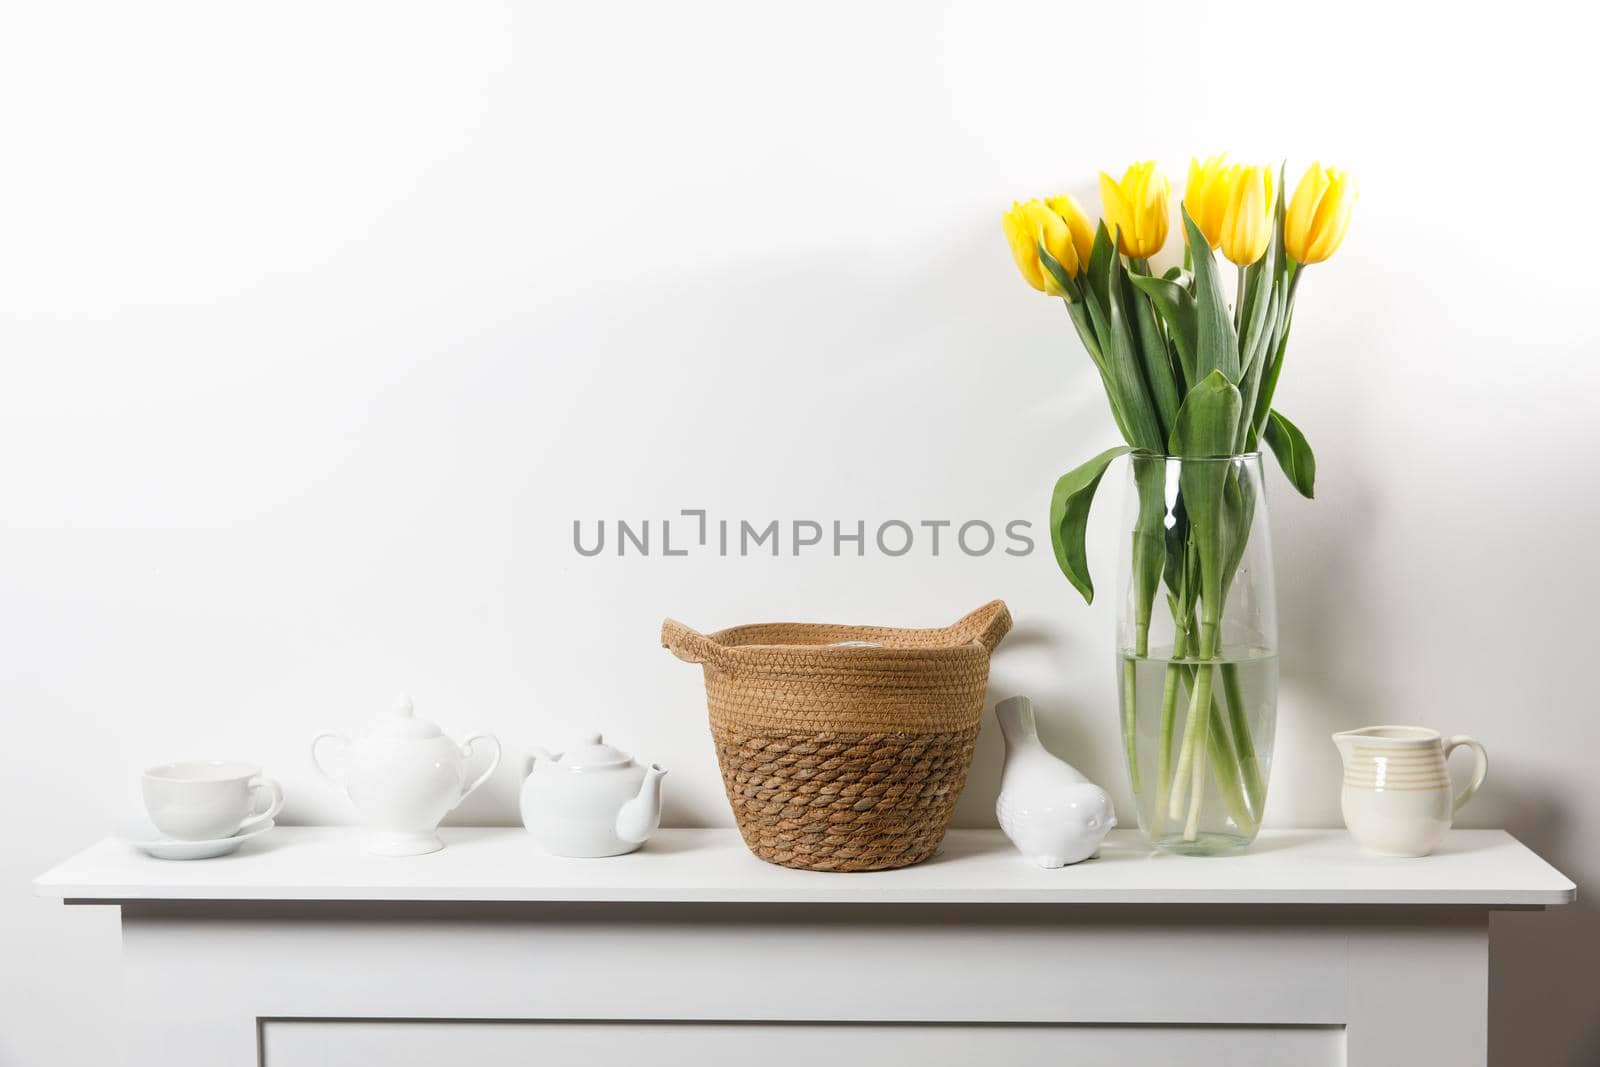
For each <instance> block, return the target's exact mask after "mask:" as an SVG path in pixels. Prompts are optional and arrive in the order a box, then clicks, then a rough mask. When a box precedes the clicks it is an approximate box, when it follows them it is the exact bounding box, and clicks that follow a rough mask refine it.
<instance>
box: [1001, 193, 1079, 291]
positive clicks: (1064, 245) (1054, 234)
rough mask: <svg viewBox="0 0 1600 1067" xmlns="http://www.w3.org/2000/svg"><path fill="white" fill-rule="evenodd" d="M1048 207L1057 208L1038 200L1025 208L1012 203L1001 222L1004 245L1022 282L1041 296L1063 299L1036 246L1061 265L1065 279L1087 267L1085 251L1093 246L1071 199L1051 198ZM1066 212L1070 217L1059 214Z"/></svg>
mask: <svg viewBox="0 0 1600 1067" xmlns="http://www.w3.org/2000/svg"><path fill="white" fill-rule="evenodd" d="M1050 203H1051V205H1060V206H1059V208H1055V209H1052V207H1049V206H1046V205H1045V204H1043V203H1041V202H1039V201H1038V200H1029V201H1028V202H1027V203H1025V204H1015V203H1014V204H1012V205H1011V210H1010V211H1007V212H1006V213H1005V216H1004V218H1003V219H1002V222H1003V223H1004V225H1005V231H1006V241H1007V242H1009V243H1010V245H1011V258H1013V259H1015V260H1016V261H1017V269H1018V270H1020V271H1021V272H1022V278H1023V280H1024V281H1026V282H1027V283H1028V284H1029V285H1031V286H1033V287H1034V288H1035V289H1037V290H1039V291H1040V292H1041V293H1049V294H1050V295H1051V296H1066V295H1067V293H1066V291H1065V290H1064V289H1062V287H1061V284H1060V283H1059V282H1058V281H1057V280H1056V277H1055V275H1053V274H1051V273H1050V271H1049V270H1047V269H1046V268H1045V265H1044V262H1043V261H1042V260H1041V259H1040V257H1039V246H1040V245H1043V246H1044V250H1045V251H1046V252H1048V253H1050V255H1051V256H1052V257H1054V258H1055V261H1056V262H1057V263H1059V264H1061V269H1062V270H1064V271H1066V272H1067V275H1068V276H1069V277H1075V276H1077V275H1078V274H1081V273H1082V272H1083V268H1084V267H1086V266H1087V265H1088V262H1089V254H1088V248H1089V247H1090V245H1092V244H1093V241H1094V235H1093V233H1092V232H1090V231H1089V222H1088V220H1087V219H1086V218H1084V217H1083V211H1082V210H1081V209H1079V208H1078V205H1077V203H1076V202H1075V201H1073V199H1072V198H1071V197H1069V196H1059V197H1052V198H1051V200H1050ZM1066 210H1070V211H1071V213H1072V214H1071V216H1070V217H1069V216H1064V215H1063V214H1062V213H1061V212H1062V211H1066ZM1080 232H1081V233H1083V234H1087V235H1088V236H1087V241H1088V243H1087V244H1086V243H1084V241H1083V240H1082V239H1080V237H1079V233H1080ZM1079 247H1082V248H1083V249H1084V252H1083V255H1082V256H1080V255H1079V254H1078V249H1079Z"/></svg>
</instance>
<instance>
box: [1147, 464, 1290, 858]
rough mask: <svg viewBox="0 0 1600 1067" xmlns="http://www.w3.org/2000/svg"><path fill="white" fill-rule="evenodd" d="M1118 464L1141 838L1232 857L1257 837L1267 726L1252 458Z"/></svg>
mask: <svg viewBox="0 0 1600 1067" xmlns="http://www.w3.org/2000/svg"><path fill="white" fill-rule="evenodd" d="M1129 459H1130V462H1129V464H1128V485H1127V491H1126V493H1125V496H1124V500H1125V505H1124V518H1125V523H1124V526H1123V529H1124V530H1126V531H1128V536H1127V537H1125V538H1124V539H1123V546H1122V561H1121V572H1120V575H1119V589H1120V591H1121V601H1120V608H1119V611H1118V619H1117V683H1118V699H1119V715H1120V728H1121V737H1122V742H1123V748H1124V752H1125V756H1126V763H1127V767H1128V780H1129V784H1130V785H1131V786H1132V788H1133V796H1134V800H1135V806H1136V808H1137V810H1138V816H1139V829H1140V832H1141V833H1143V835H1144V837H1145V840H1146V841H1147V842H1149V843H1150V844H1151V845H1153V846H1155V847H1156V848H1159V849H1162V850H1165V851H1168V852H1178V853H1183V854H1186V855H1212V854H1216V853H1222V852H1230V851H1235V850H1238V849H1242V848H1245V847H1247V846H1248V845H1249V844H1250V842H1252V841H1254V840H1255V836H1256V832H1257V831H1258V829H1259V828H1260V826H1261V814H1262V811H1263V809H1264V808H1265V806H1266V802H1267V777H1268V771H1269V770H1270V769H1271V766H1272V739H1273V732H1274V729H1275V727H1276V725H1277V714H1278V618H1277V603H1276V600H1275V598H1274V593H1273V582H1272V539H1271V534H1270V532H1269V530H1268V524H1267V498H1266V492H1265V483H1264V481H1263V479H1262V472H1261V454H1260V453H1251V454H1249V455H1239V456H1228V457H1222V458H1216V459H1184V458H1180V457H1177V456H1161V455H1150V454H1142V453H1134V454H1133V455H1132V456H1130V457H1129Z"/></svg>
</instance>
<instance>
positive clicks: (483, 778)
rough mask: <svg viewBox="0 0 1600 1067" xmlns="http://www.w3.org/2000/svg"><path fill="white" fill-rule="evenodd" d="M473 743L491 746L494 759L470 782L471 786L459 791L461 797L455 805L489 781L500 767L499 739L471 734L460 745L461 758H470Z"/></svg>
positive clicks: (488, 735)
mask: <svg viewBox="0 0 1600 1067" xmlns="http://www.w3.org/2000/svg"><path fill="white" fill-rule="evenodd" d="M475 741H487V742H489V743H490V744H491V745H493V746H494V758H493V759H491V760H490V761H489V766H488V767H487V768H486V769H485V770H484V772H483V773H482V774H480V775H478V777H476V778H474V779H473V780H472V784H471V785H469V786H467V787H466V788H465V789H463V790H461V796H460V797H458V798H457V799H456V803H457V804H459V803H461V801H463V800H465V799H467V797H468V796H470V795H471V794H472V791H473V790H474V789H476V788H478V787H479V786H480V785H482V784H483V783H484V782H487V781H488V780H489V776H490V775H491V774H493V773H494V772H495V769H496V768H498V767H499V766H500V739H499V738H497V737H495V736H494V735H493V734H473V735H472V736H471V737H469V738H467V739H466V740H465V741H463V742H462V743H461V758H462V759H468V758H470V757H471V756H472V745H473V742H475Z"/></svg>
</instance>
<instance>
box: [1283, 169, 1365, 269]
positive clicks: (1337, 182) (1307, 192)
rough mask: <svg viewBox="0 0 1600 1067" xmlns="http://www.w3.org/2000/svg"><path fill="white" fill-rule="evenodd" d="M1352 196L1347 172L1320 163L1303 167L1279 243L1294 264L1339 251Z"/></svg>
mask: <svg viewBox="0 0 1600 1067" xmlns="http://www.w3.org/2000/svg"><path fill="white" fill-rule="evenodd" d="M1356 196H1357V193H1356V180H1355V178H1354V177H1352V176H1351V175H1350V173H1349V172H1348V171H1343V170H1338V169H1336V168H1334V167H1327V168H1324V167H1323V166H1322V164H1320V163H1313V164H1311V166H1309V167H1307V168H1306V173H1305V176H1304V177H1302V178H1301V179H1300V184H1299V185H1298V186H1297V187H1296V188H1295V191H1294V199H1293V200H1291V201H1290V202H1289V209H1288V211H1287V212H1285V213H1284V217H1283V243H1284V246H1285V247H1286V248H1287V249H1288V250H1289V255H1290V256H1291V257H1292V258H1293V259H1294V261H1295V262H1296V263H1301V264H1306V263H1321V262H1322V261H1323V260H1325V259H1327V258H1328V257H1329V256H1331V255H1333V254H1334V253H1335V252H1337V251H1338V250H1339V245H1340V244H1341V243H1343V241H1344V234H1345V231H1346V230H1348V229H1349V228H1350V215H1351V213H1352V212H1353V211H1354V209H1355V206H1356Z"/></svg>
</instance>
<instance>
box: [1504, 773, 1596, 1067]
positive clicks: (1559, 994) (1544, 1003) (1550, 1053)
mask: <svg viewBox="0 0 1600 1067" xmlns="http://www.w3.org/2000/svg"><path fill="white" fill-rule="evenodd" d="M1494 790H1495V797H1496V799H1497V801H1498V803H1499V806H1500V808H1501V810H1502V811H1503V812H1504V813H1505V814H1504V816H1503V822H1504V823H1505V825H1506V827H1507V828H1508V829H1510V830H1511V831H1512V832H1513V833H1515V834H1516V835H1517V837H1518V838H1519V839H1520V840H1521V841H1522V842H1523V843H1524V844H1526V845H1527V846H1528V847H1529V848H1532V849H1533V850H1534V851H1535V852H1538V853H1539V854H1540V855H1541V856H1545V857H1547V858H1550V859H1552V860H1553V861H1554V862H1556V863H1557V864H1558V865H1559V866H1560V867H1561V868H1562V870H1563V871H1564V873H1565V874H1566V875H1567V876H1568V877H1569V878H1571V879H1572V880H1573V881H1574V882H1576V883H1577V885H1578V901H1577V903H1575V904H1569V905H1567V906H1565V907H1561V908H1553V909H1550V910H1549V911H1543V912H1511V911H1507V912H1498V913H1496V914H1495V915H1494V917H1493V919H1492V920H1491V931H1492V944H1493V950H1492V956H1491V958H1490V961H1489V1003H1490V1005H1491V1008H1490V1018H1489V1062H1490V1063H1491V1064H1534V1063H1540V1064H1543V1063H1549V1064H1573V1065H1578V1064H1585V1065H1587V1064H1596V1063H1600V1014H1597V1012H1596V1010H1595V996H1596V989H1595V979H1594V966H1595V960H1596V959H1597V958H1600V908H1596V907H1595V905H1594V902H1593V901H1592V900H1591V899H1586V898H1585V897H1584V887H1585V886H1586V885H1594V884H1595V881H1596V879H1600V870H1594V869H1593V868H1594V853H1593V850H1592V849H1590V848H1586V847H1585V846H1587V845H1591V844H1592V842H1587V841H1582V840H1579V839H1578V837H1577V836H1576V835H1575V833H1574V832H1573V827H1572V825H1571V819H1570V817H1569V816H1568V815H1567V813H1566V811H1565V809H1564V806H1563V805H1564V803H1565V802H1567V801H1569V799H1570V798H1569V797H1568V796H1567V795H1566V794H1565V793H1564V792H1563V791H1562V790H1560V789H1558V788H1557V787H1555V786H1554V785H1552V784H1551V783H1550V782H1548V781H1546V780H1543V779H1539V778H1532V777H1526V776H1518V775H1516V774H1514V773H1513V774H1501V775H1499V776H1498V777H1497V778H1496V780H1495V783H1494ZM1547 1021H1548V1022H1547ZM1556 1021H1560V1022H1563V1023H1565V1025H1564V1026H1561V1025H1550V1024H1549V1023H1551V1022H1556Z"/></svg>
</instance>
